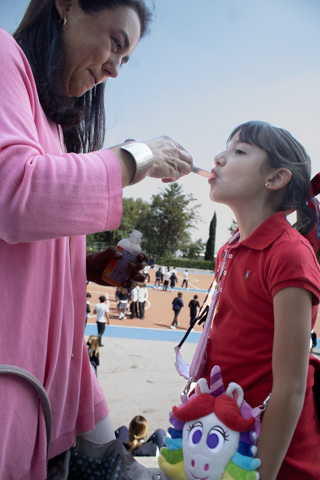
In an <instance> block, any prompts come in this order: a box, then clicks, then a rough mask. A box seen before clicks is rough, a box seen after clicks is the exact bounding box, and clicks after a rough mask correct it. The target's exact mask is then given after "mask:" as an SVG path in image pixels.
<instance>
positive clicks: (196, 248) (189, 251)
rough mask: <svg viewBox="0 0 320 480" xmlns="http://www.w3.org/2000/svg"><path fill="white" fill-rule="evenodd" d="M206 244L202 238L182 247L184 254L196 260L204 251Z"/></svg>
mask: <svg viewBox="0 0 320 480" xmlns="http://www.w3.org/2000/svg"><path fill="white" fill-rule="evenodd" d="M204 248H205V245H204V243H203V241H202V240H201V238H199V239H198V240H196V241H195V242H190V243H188V244H187V245H186V246H185V247H184V248H183V249H181V251H182V253H183V256H184V257H186V258H189V259H191V260H196V259H197V258H199V256H200V255H201V254H202V253H203V252H204Z"/></svg>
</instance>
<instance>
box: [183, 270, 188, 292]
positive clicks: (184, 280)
mask: <svg viewBox="0 0 320 480" xmlns="http://www.w3.org/2000/svg"><path fill="white" fill-rule="evenodd" d="M188 279H189V273H188V270H185V272H184V273H183V280H182V285H181V288H183V287H184V286H185V288H186V290H188Z"/></svg>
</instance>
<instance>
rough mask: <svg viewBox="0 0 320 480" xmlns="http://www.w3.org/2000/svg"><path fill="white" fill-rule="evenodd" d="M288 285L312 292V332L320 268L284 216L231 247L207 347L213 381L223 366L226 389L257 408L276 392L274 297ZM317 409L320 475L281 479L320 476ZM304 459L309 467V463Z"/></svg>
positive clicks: (319, 470) (318, 439)
mask: <svg viewBox="0 0 320 480" xmlns="http://www.w3.org/2000/svg"><path fill="white" fill-rule="evenodd" d="M224 250H225V246H224V247H223V248H222V249H220V251H219V255H218V259H217V265H219V259H220V258H221V256H222V253H223V251H224ZM287 287H298V288H304V289H306V290H309V291H310V292H311V293H312V299H313V307H312V319H311V318H310V325H309V326H308V327H309V328H310V330H311V327H312V326H313V325H314V323H315V320H316V315H317V308H318V303H319V298H320V268H319V264H318V262H317V259H316V257H315V255H314V252H313V249H312V247H311V245H310V243H309V242H308V241H307V240H306V239H305V238H304V237H303V236H302V235H300V234H299V233H298V232H297V231H296V230H294V229H293V228H292V226H291V225H290V224H289V222H288V221H287V220H286V217H285V214H284V213H283V212H279V213H276V214H274V215H272V216H271V217H270V218H268V219H267V220H266V221H265V222H263V223H262V224H261V225H260V226H259V227H258V228H257V229H256V230H255V231H254V232H253V233H252V234H251V235H250V236H249V237H248V238H246V239H245V240H244V241H243V242H240V243H237V244H235V245H233V246H232V247H231V249H230V252H229V258H228V260H227V264H226V269H225V275H224V277H223V282H222V291H221V294H220V298H219V303H218V306H217V311H216V314H215V318H214V322H213V326H212V329H211V332H210V339H209V342H208V347H207V355H208V359H207V365H206V370H205V374H206V377H207V379H208V378H209V375H210V371H211V368H212V367H213V366H214V365H220V367H221V370H222V377H223V380H224V383H225V385H226V386H227V385H228V384H229V383H230V382H237V383H239V384H240V385H241V386H242V388H243V390H244V392H245V399H246V401H247V402H248V403H249V404H250V405H251V406H252V407H256V406H258V405H260V404H261V403H262V402H263V401H264V400H265V398H266V397H267V395H268V394H269V393H270V392H271V389H272V346H273V334H274V326H273V296H274V295H275V294H276V293H277V292H278V291H279V290H281V289H283V288H287ZM288 328H290V318H288ZM313 377H314V370H313V367H311V366H310V368H309V379H308V385H309V387H308V392H307V395H306V401H307V399H308V398H309V397H310V401H311V402H312V400H313V395H312V384H313ZM310 389H311V390H310ZM311 410H312V412H310V415H311V418H309V420H310V419H313V423H314V424H315V425H317V432H314V435H312V434H311V435H310V433H311V432H310V426H309V425H308V434H309V436H311V437H312V436H313V437H314V438H313V446H314V442H317V445H318V452H319V453H318V457H317V460H316V459H315V458H314V457H313V460H312V461H317V462H318V466H317V475H318V476H315V477H313V476H305V469H306V465H304V466H303V476H301V477H293V476H292V475H294V472H295V470H294V471H293V472H291V470H288V471H286V474H289V473H290V475H291V476H290V477H285V476H282V477H281V476H278V478H279V479H280V478H281V479H287V478H290V480H293V479H294V480H295V479H297V480H298V478H299V480H301V478H303V479H308V480H309V478H310V479H313V478H319V475H320V431H319V425H318V424H317V422H316V421H315V418H314V407H313V406H312V407H311ZM299 422H300V421H299ZM305 433H307V432H305ZM302 438H303V439H304V436H303V437H301V438H300V439H299V442H300V441H301V439H302ZM303 441H304V440H303ZM308 444H309V442H308ZM309 445H311V446H312V443H311V444H309ZM290 448H291V447H290ZM313 450H314V449H313ZM289 451H290V449H289ZM295 455H296V453H295ZM295 461H296V460H295ZM301 461H302V462H304V463H306V464H307V465H309V462H308V460H307V462H305V461H304V460H303V459H301ZM308 468H309V467H308ZM301 471H302V470H301Z"/></svg>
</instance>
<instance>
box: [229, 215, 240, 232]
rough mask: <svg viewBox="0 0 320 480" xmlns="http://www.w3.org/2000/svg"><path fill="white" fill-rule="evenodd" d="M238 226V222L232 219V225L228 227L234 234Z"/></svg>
mask: <svg viewBox="0 0 320 480" xmlns="http://www.w3.org/2000/svg"><path fill="white" fill-rule="evenodd" d="M237 228H238V224H237V222H236V221H235V220H234V219H232V222H231V225H230V227H229V228H228V230H229V232H230V234H231V235H233V234H234V232H235V231H236V230H237Z"/></svg>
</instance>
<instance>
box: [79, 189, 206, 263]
mask: <svg viewBox="0 0 320 480" xmlns="http://www.w3.org/2000/svg"><path fill="white" fill-rule="evenodd" d="M194 202H195V199H194V198H193V196H192V195H191V194H189V195H184V194H183V190H182V187H181V186H179V185H178V183H171V184H170V185H169V186H168V187H167V188H166V189H164V190H163V191H162V192H161V193H160V194H158V195H152V200H151V203H148V202H144V201H143V200H142V199H141V198H138V199H137V200H134V199H133V198H124V199H123V208H122V210H123V213H122V220H121V224H120V227H119V229H118V230H116V231H113V232H100V233H96V234H94V235H88V236H87V244H90V243H92V242H105V243H106V244H107V245H116V244H117V243H118V241H119V240H120V239H121V238H128V236H129V235H130V233H131V232H132V230H134V229H136V230H139V231H140V232H142V233H143V238H142V245H141V246H142V249H143V250H144V251H145V252H148V253H150V254H152V255H158V256H159V255H160V256H164V255H173V254H174V253H175V252H176V251H177V250H181V251H184V250H185V249H186V247H187V246H188V245H190V244H192V242H191V235H190V230H191V229H192V228H195V227H196V224H197V222H198V221H199V220H200V218H199V214H198V209H199V205H193V203H194ZM197 242H199V241H197ZM197 242H196V244H197V245H196V247H197V248H198V249H199V247H200V246H199V244H198V243H197ZM193 250H194V249H193ZM192 255H197V253H192ZM192 258H193V257H192Z"/></svg>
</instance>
